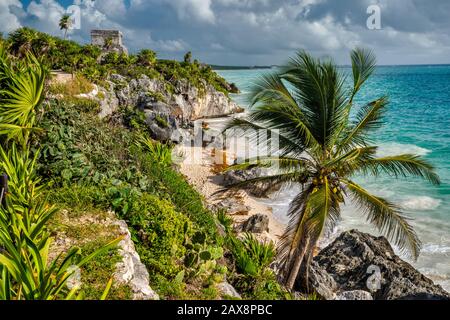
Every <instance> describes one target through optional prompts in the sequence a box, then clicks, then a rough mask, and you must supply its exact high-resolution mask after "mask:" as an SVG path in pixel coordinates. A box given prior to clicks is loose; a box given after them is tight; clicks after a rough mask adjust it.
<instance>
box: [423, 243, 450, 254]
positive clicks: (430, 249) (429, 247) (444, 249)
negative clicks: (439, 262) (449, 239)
mask: <svg viewBox="0 0 450 320" xmlns="http://www.w3.org/2000/svg"><path fill="white" fill-rule="evenodd" d="M421 252H422V253H438V254H450V247H449V246H446V245H441V244H434V243H430V244H426V245H424V246H423V247H422V249H421Z"/></svg>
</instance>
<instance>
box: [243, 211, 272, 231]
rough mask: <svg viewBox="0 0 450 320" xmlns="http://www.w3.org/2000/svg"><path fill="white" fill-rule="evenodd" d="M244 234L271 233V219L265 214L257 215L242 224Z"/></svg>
mask: <svg viewBox="0 0 450 320" xmlns="http://www.w3.org/2000/svg"><path fill="white" fill-rule="evenodd" d="M242 231H243V232H252V233H263V232H264V231H269V217H268V216H266V215H265V214H255V215H253V216H251V217H250V218H248V220H247V221H245V222H244V223H243V224H242Z"/></svg>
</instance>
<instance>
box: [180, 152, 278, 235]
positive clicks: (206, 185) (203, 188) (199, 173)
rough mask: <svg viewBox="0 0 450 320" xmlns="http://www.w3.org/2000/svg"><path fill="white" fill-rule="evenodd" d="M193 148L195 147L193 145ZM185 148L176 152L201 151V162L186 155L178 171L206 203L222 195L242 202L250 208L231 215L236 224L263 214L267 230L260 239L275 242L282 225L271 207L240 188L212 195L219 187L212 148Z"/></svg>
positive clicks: (219, 180)
mask: <svg viewBox="0 0 450 320" xmlns="http://www.w3.org/2000/svg"><path fill="white" fill-rule="evenodd" d="M193 148H195V147H193ZM193 148H192V149H187V147H184V146H180V147H179V148H178V152H182V153H184V154H185V155H188V154H189V152H201V153H202V154H203V157H202V161H201V163H192V161H189V160H188V157H186V158H185V159H183V161H182V162H181V163H180V171H181V173H182V174H183V175H185V176H186V178H187V180H188V181H189V182H190V183H191V184H192V185H193V186H194V188H195V189H196V190H197V191H198V192H200V194H202V195H203V196H204V197H205V199H206V201H207V202H208V203H211V204H212V203H215V202H218V201H220V200H221V199H223V198H224V197H233V198H234V199H236V201H238V202H240V203H243V204H244V205H246V206H248V207H250V208H251V210H250V212H249V214H248V215H233V216H231V217H232V218H233V220H234V221H235V223H236V224H238V223H241V222H243V221H245V220H247V219H248V218H249V217H250V216H252V215H255V214H258V213H260V214H265V215H267V216H268V217H269V232H264V233H263V234H261V235H259V236H258V238H260V239H269V240H272V241H274V242H277V241H278V240H279V238H280V236H281V235H282V234H283V231H284V228H285V227H284V226H283V224H281V223H280V222H278V221H277V220H276V219H275V218H274V217H273V214H272V208H270V207H268V206H267V205H265V204H263V203H261V202H259V201H258V200H257V199H256V198H254V197H251V196H249V195H248V194H247V192H245V191H243V190H241V191H239V192H237V193H235V194H233V195H231V194H229V193H228V194H224V195H220V196H214V195H213V193H214V192H216V191H217V190H219V189H221V188H222V186H221V185H220V182H221V176H220V174H216V173H214V171H213V169H214V166H213V158H212V157H211V152H212V149H206V148H201V150H198V149H197V150H195V151H193Z"/></svg>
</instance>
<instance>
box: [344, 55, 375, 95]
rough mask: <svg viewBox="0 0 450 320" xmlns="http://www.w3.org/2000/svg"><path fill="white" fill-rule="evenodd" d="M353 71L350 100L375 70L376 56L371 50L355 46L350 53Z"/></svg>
mask: <svg viewBox="0 0 450 320" xmlns="http://www.w3.org/2000/svg"><path fill="white" fill-rule="evenodd" d="M350 58H351V61H352V73H353V92H352V95H351V98H350V101H353V98H354V97H355V95H356V94H357V93H358V92H359V90H360V89H361V87H362V85H363V84H364V83H365V82H366V81H367V79H369V77H370V76H371V75H372V74H373V72H374V71H375V66H376V63H377V61H376V58H375V55H374V54H373V52H372V51H371V50H367V49H362V48H356V49H355V50H353V51H352V53H351V55H350Z"/></svg>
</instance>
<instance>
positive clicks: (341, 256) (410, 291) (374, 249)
mask: <svg viewBox="0 0 450 320" xmlns="http://www.w3.org/2000/svg"><path fill="white" fill-rule="evenodd" d="M301 283H302V281H301V279H299V281H298V286H299V287H300V288H301V287H302V285H301ZM309 287H310V288H313V289H314V290H316V292H317V293H318V294H319V295H321V296H322V297H323V298H325V299H336V298H338V297H342V292H345V291H355V290H362V291H365V292H368V293H369V292H371V295H372V297H373V298H374V299H375V300H394V299H450V295H449V293H447V292H446V291H445V290H444V289H442V288H441V286H439V285H435V284H434V283H433V281H432V280H430V279H428V278H427V277H425V276H424V275H422V274H421V273H420V272H419V271H417V270H416V269H414V267H412V266H411V265H410V264H409V263H407V262H405V261H403V260H402V259H400V258H399V257H398V256H397V255H396V254H395V253H394V251H393V250H392V247H391V246H390V244H389V242H388V240H387V239H386V238H384V237H374V236H371V235H369V234H367V233H362V232H359V231H357V230H351V231H347V232H343V233H342V234H341V235H340V236H339V237H338V238H337V239H336V240H335V241H334V242H333V243H331V244H330V245H329V246H327V247H326V248H324V249H323V250H321V251H320V253H319V254H318V255H317V256H316V257H314V261H313V263H312V264H311V267H310V271H309ZM346 296H348V294H346V295H345V297H346ZM359 296H360V295H359ZM367 297H368V296H367Z"/></svg>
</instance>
